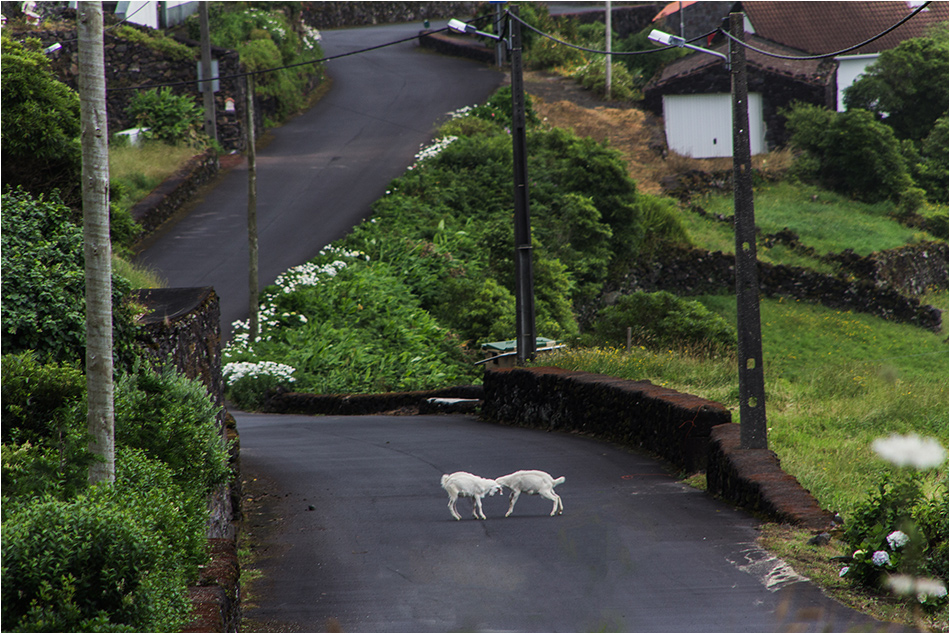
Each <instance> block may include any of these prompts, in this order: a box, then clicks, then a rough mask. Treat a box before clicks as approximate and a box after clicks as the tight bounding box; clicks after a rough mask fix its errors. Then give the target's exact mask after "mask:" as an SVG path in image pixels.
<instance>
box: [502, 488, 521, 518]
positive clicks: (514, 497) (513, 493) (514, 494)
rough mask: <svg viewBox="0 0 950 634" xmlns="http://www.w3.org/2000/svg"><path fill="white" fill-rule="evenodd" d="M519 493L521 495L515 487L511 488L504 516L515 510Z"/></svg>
mask: <svg viewBox="0 0 950 634" xmlns="http://www.w3.org/2000/svg"><path fill="white" fill-rule="evenodd" d="M519 495H521V491H519V490H517V489H512V490H511V497H510V498H509V499H510V502H509V503H508V512H507V513H505V517H508V516H509V515H511V512H512V511H513V510H515V502H517V501H518V496H519Z"/></svg>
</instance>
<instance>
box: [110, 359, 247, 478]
mask: <svg viewBox="0 0 950 634" xmlns="http://www.w3.org/2000/svg"><path fill="white" fill-rule="evenodd" d="M217 413H218V408H217V407H216V406H215V405H214V403H212V402H211V399H210V397H209V396H208V393H207V391H206V389H205V387H204V386H203V385H202V384H201V383H200V382H198V381H192V380H189V379H187V378H186V377H184V376H183V375H181V374H179V373H178V372H177V371H176V370H175V368H174V366H172V365H171V364H170V363H169V364H166V365H165V366H164V367H163V368H162V369H161V370H159V371H152V370H150V369H148V368H145V367H139V368H138V369H137V372H135V373H133V374H128V375H125V376H122V377H120V378H119V380H118V381H117V383H116V397H115V438H116V444H123V445H125V446H127V447H133V448H138V449H141V450H143V451H144V452H145V454H146V455H147V456H148V457H149V458H151V459H154V460H161V461H162V462H164V463H165V464H167V465H168V466H169V468H170V469H171V470H172V472H173V473H174V474H175V477H177V478H180V479H181V482H183V483H186V484H185V486H186V487H188V488H190V489H195V490H198V491H202V492H208V491H210V490H211V488H212V487H214V486H215V485H218V484H221V483H223V482H226V481H227V478H228V474H229V470H228V454H227V447H226V446H225V443H224V440H223V439H222V437H221V434H220V432H219V430H218V426H217V424H216V420H215V417H216V416H217Z"/></svg>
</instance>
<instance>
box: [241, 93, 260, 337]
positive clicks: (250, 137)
mask: <svg viewBox="0 0 950 634" xmlns="http://www.w3.org/2000/svg"><path fill="white" fill-rule="evenodd" d="M245 79H246V80H247V81H246V83H245V84H244V88H245V91H246V92H247V108H246V110H247V125H246V126H245V129H246V130H247V136H246V138H247V243H248V258H249V260H250V265H249V266H248V293H249V295H250V297H249V300H248V311H249V315H250V317H249V319H248V332H249V333H250V341H251V343H254V342H255V341H257V335H258V332H259V330H260V327H259V323H260V322H259V315H258V313H259V311H260V300H259V298H258V294H259V288H258V286H259V284H260V283H259V281H258V279H257V278H258V275H257V257H258V254H257V148H256V147H255V146H254V144H255V142H256V140H255V138H254V137H255V134H254V75H247V76H246V77H245Z"/></svg>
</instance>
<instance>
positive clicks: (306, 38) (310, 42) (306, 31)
mask: <svg viewBox="0 0 950 634" xmlns="http://www.w3.org/2000/svg"><path fill="white" fill-rule="evenodd" d="M322 40H323V36H322V35H320V31H318V30H317V29H315V28H313V27H312V26H310V25H308V24H304V25H303V45H304V46H305V47H306V48H307V50H308V51H312V50H313V48H314V47H315V46H316V45H317V44H318V43H319V42H320V41H322Z"/></svg>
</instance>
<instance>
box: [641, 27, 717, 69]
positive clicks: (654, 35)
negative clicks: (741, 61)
mask: <svg viewBox="0 0 950 634" xmlns="http://www.w3.org/2000/svg"><path fill="white" fill-rule="evenodd" d="M647 39H648V40H650V41H651V42H653V43H654V44H659V45H661V46H676V47H678V48H689V49H692V50H694V51H699V52H700V53H706V54H707V55H714V56H715V57H721V58H722V59H723V61H725V62H726V70H729V58H728V57H726V56H725V55H723V54H722V53H720V52H718V51H711V50H709V49H708V48H702V47H701V46H695V45H693V44H690V43H689V42H687V41H686V40H685V39H683V38H681V37H677V36H676V35H670V34H669V33H664V32H663V31H657V30H656V29H653V30H652V31H650V34H649V35H648V36H647Z"/></svg>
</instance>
